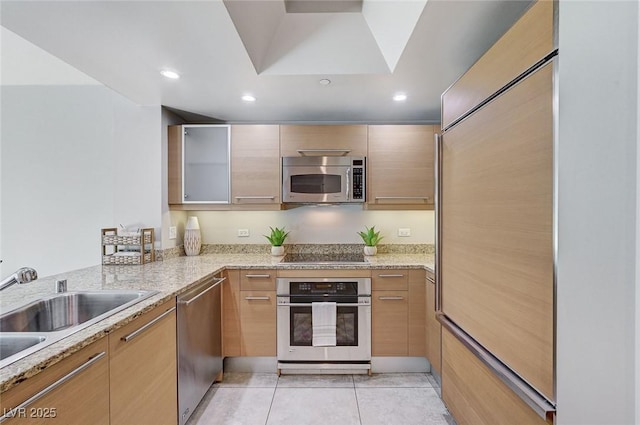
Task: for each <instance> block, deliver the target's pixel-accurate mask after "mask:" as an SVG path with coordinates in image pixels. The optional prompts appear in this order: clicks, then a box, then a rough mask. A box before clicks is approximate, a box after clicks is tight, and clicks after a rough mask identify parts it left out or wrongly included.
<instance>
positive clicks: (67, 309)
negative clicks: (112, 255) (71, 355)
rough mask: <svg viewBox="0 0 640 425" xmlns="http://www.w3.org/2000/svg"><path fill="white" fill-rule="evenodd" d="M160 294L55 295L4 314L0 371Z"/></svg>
mask: <svg viewBox="0 0 640 425" xmlns="http://www.w3.org/2000/svg"><path fill="white" fill-rule="evenodd" d="M157 293H158V292H157V291H134V290H121V291H120V290H104V291H78V292H64V293H60V294H54V295H51V296H48V297H45V298H41V299H39V300H35V301H33V302H30V303H28V304H26V305H24V306H22V307H19V308H16V309H15V310H12V311H9V312H7V313H4V314H2V315H0V368H2V367H4V366H6V365H8V364H11V363H13V362H14V361H17V360H19V359H21V358H23V357H24V356H26V355H28V354H31V353H33V352H34V351H37V350H40V349H42V348H44V347H47V346H49V345H51V344H53V343H54V342H57V341H60V340H61V339H63V338H65V337H67V336H69V335H71V334H73V333H75V332H78V331H79V330H81V329H84V328H86V327H88V326H90V325H92V324H94V323H97V322H99V321H100V320H103V319H105V318H107V317H109V316H112V315H113V314H115V313H117V312H119V311H122V310H124V309H125V308H128V307H130V306H132V305H134V304H136V303H138V302H140V301H142V300H144V299H145V298H148V297H150V296H152V295H154V294H157Z"/></svg>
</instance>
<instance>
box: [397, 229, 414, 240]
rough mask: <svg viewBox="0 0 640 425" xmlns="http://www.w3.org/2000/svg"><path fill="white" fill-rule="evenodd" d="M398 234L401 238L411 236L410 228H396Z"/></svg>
mask: <svg viewBox="0 0 640 425" xmlns="http://www.w3.org/2000/svg"><path fill="white" fill-rule="evenodd" d="M398 236H400V237H402V238H406V237H407V236H411V229H409V228H403V229H398Z"/></svg>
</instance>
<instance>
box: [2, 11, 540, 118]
mask: <svg viewBox="0 0 640 425" xmlns="http://www.w3.org/2000/svg"><path fill="white" fill-rule="evenodd" d="M358 3H361V5H358ZM529 3H530V1H529V0H515V1H514V0H510V1H509V0H469V1H463V0H428V1H426V0H364V1H363V2H358V1H335V0H321V1H318V0H297V1H291V2H287V4H286V5H285V1H284V0H226V1H222V0H201V1H186V0H182V1H147V0H140V1H116V0H111V1H91V0H82V1H58V0H49V1H24V0H21V1H7V0H1V2H0V7H1V9H0V23H1V25H2V26H3V27H5V28H7V29H9V30H10V31H12V32H14V33H15V34H17V35H19V36H20V37H22V38H24V39H26V40H28V41H30V42H31V43H33V44H34V45H36V46H39V47H40V48H42V49H44V50H45V51H47V52H49V53H50V54H51V55H53V56H55V57H57V58H59V59H61V60H62V61H64V62H66V63H68V64H70V65H72V66H73V67H75V68H76V69H77V70H80V71H82V72H83V73H84V74H86V75H87V76H89V77H90V78H89V79H88V81H90V80H91V79H95V80H97V81H99V82H101V83H103V84H105V85H106V86H109V87H111V88H112V89H114V90H116V91H117V92H119V93H121V94H122V95H124V96H126V97H128V98H130V99H131V100H133V101H134V102H136V103H139V104H145V105H157V104H162V105H165V106H168V107H170V108H173V109H177V110H183V111H188V112H192V113H195V114H200V115H205V116H209V117H213V118H217V119H221V120H224V121H230V122H309V121H325V122H438V121H439V119H440V111H439V109H440V94H441V93H442V92H443V91H444V90H445V89H446V88H447V87H448V86H449V85H451V83H453V82H454V81H455V79H456V78H458V77H459V76H460V75H461V74H462V73H463V72H464V71H465V70H466V69H467V68H468V67H469V66H470V65H471V64H473V62H475V60H476V59H477V58H478V57H479V56H480V55H481V54H482V53H483V52H484V51H486V49H487V48H488V47H490V46H491V45H492V44H493V42H495V40H497V38H498V37H499V36H500V35H501V34H502V33H504V31H506V29H507V28H508V27H509V26H510V25H511V24H512V23H513V22H514V21H515V20H516V19H517V18H518V16H520V14H521V13H522V12H523V11H524V9H525V8H526V7H527V6H528V4H529ZM336 8H338V9H339V8H343V9H339V10H348V11H347V12H336V11H335V10H337V9H336ZM287 9H288V10H289V11H287ZM309 10H312V11H313V12H309ZM6 33H7V32H3V33H2V34H3V40H2V48H3V49H8V48H9V47H7V46H9V45H10V44H11V43H9V42H8V41H11V40H7V37H6ZM9 34H10V33H9ZM22 45H24V43H23V44H22ZM19 49H22V47H20V48H19ZM15 54H17V56H18V57H20V55H19V52H14V55H13V57H15V56H16V55H15ZM4 58H5V52H3V59H4ZM29 66H32V67H33V66H34V65H33V64H31V65H29ZM35 66H37V67H45V66H48V65H46V63H39V64H36V65H35ZM52 66H53V65H52ZM5 68H8V65H7V64H6V59H5V60H4V61H3V63H2V71H3V76H2V83H3V84H11V82H10V81H11V80H10V78H7V77H6V75H5V74H6V72H5ZM163 68H169V69H173V70H175V71H177V72H179V73H180V74H181V78H180V79H179V80H175V81H172V80H167V79H165V78H164V77H162V76H160V74H159V71H160V70H161V69H163ZM323 78H327V79H330V80H331V84H329V85H328V86H322V85H320V84H319V83H318V81H319V80H320V79H323ZM88 83H89V84H90V82H88ZM398 92H404V93H406V94H407V96H408V98H407V100H406V101H405V102H402V103H396V102H393V101H392V100H391V98H392V96H393V95H394V94H396V93H398ZM244 94H252V95H254V96H255V97H256V98H257V101H256V102H255V103H253V104H248V103H246V102H243V101H242V100H241V96H242V95H244Z"/></svg>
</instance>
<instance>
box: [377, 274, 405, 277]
mask: <svg viewBox="0 0 640 425" xmlns="http://www.w3.org/2000/svg"><path fill="white" fill-rule="evenodd" d="M378 277H404V275H403V274H379V275H378Z"/></svg>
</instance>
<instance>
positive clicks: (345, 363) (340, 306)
mask: <svg viewBox="0 0 640 425" xmlns="http://www.w3.org/2000/svg"><path fill="white" fill-rule="evenodd" d="M276 294H277V297H278V304H277V326H278V328H277V329H278V331H277V339H278V344H277V347H278V349H277V355H278V369H279V371H283V370H292V369H299V370H316V371H320V370H331V371H336V370H354V369H357V370H370V368H371V279H369V278H278V279H277V280H276ZM327 302H328V303H335V312H336V313H335V314H336V317H335V345H333V344H332V345H330V346H317V345H316V346H314V344H313V339H314V338H313V336H314V335H313V327H314V323H313V317H314V316H313V313H312V307H313V303H327Z"/></svg>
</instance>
